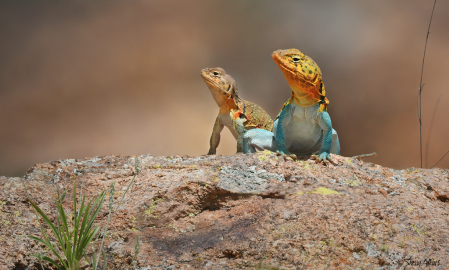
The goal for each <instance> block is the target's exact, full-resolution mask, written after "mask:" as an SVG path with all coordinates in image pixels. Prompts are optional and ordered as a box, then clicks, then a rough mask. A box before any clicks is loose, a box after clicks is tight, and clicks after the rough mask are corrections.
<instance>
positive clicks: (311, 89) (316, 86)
mask: <svg viewBox="0 0 449 270" xmlns="http://www.w3.org/2000/svg"><path fill="white" fill-rule="evenodd" d="M272 57H273V60H274V62H275V63H276V64H277V65H278V66H279V68H280V69H281V71H282V73H284V76H285V78H286V79H287V82H288V85H289V86H290V88H291V89H292V94H293V101H294V102H295V103H296V104H297V105H300V106H303V107H307V106H310V105H314V104H316V103H318V102H320V103H326V104H327V103H329V101H327V99H326V98H325V91H324V84H323V80H322V75H321V70H320V68H319V67H318V65H317V64H316V63H315V61H313V60H312V58H310V57H308V56H307V55H305V54H303V53H302V52H301V51H300V50H298V49H288V50H277V51H274V52H273V54H272ZM325 100H326V101H327V102H326V101H325Z"/></svg>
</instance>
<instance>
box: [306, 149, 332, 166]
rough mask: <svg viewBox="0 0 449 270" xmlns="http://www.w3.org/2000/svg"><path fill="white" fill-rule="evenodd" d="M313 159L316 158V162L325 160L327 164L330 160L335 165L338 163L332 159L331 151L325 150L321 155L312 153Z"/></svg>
mask: <svg viewBox="0 0 449 270" xmlns="http://www.w3.org/2000/svg"><path fill="white" fill-rule="evenodd" d="M312 159H314V160H316V163H321V162H323V163H324V164H325V165H327V163H328V162H330V163H332V164H334V165H337V163H335V162H334V161H333V160H332V157H331V155H330V154H329V153H327V152H323V153H321V154H319V155H312Z"/></svg>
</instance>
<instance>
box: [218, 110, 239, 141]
mask: <svg viewBox="0 0 449 270" xmlns="http://www.w3.org/2000/svg"><path fill="white" fill-rule="evenodd" d="M219 115H220V116H219V119H220V122H221V123H222V124H223V126H225V127H227V128H228V129H229V130H230V131H231V134H232V136H234V138H235V139H237V137H238V133H237V130H235V127H234V123H233V118H232V112H230V113H228V114H221V113H220V114H219Z"/></svg>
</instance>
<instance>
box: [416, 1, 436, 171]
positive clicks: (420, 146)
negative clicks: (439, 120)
mask: <svg viewBox="0 0 449 270" xmlns="http://www.w3.org/2000/svg"><path fill="white" fill-rule="evenodd" d="M436 3H437V0H435V2H434V3H433V9H432V15H431V16H430V22H429V28H428V29H427V36H426V44H425V45H424V56H423V58H422V66H421V80H420V82H419V93H418V120H419V150H420V151H419V152H420V157H421V168H422V113H421V93H422V89H423V87H424V84H423V82H422V77H423V74H424V60H425V59H426V49H427V40H428V39H429V34H430V25H431V24H432V18H433V12H434V11H435V5H436Z"/></svg>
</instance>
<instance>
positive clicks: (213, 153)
mask: <svg viewBox="0 0 449 270" xmlns="http://www.w3.org/2000/svg"><path fill="white" fill-rule="evenodd" d="M216 153H217V151H216V150H212V149H209V152H207V154H208V155H215V154H216Z"/></svg>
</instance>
